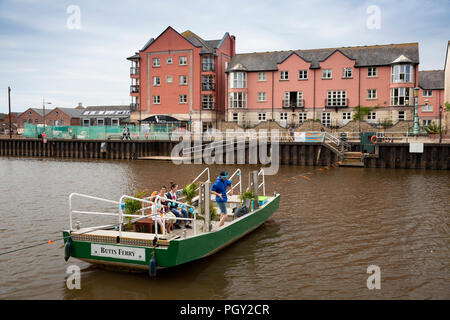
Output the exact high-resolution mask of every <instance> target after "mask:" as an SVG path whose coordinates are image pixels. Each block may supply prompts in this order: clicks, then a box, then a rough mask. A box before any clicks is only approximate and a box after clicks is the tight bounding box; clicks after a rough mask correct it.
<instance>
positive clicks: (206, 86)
mask: <svg viewBox="0 0 450 320" xmlns="http://www.w3.org/2000/svg"><path fill="white" fill-rule="evenodd" d="M202 90H203V91H214V90H216V86H215V83H202Z"/></svg>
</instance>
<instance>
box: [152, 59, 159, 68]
mask: <svg viewBox="0 0 450 320" xmlns="http://www.w3.org/2000/svg"><path fill="white" fill-rule="evenodd" d="M152 61H153V62H152V66H153V68H158V67H160V66H161V60H160V59H159V58H153V60H152Z"/></svg>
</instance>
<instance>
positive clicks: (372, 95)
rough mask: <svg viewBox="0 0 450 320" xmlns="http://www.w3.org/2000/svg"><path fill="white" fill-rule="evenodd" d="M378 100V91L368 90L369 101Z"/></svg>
mask: <svg viewBox="0 0 450 320" xmlns="http://www.w3.org/2000/svg"><path fill="white" fill-rule="evenodd" d="M377 98H378V92H377V89H367V100H376V99H377Z"/></svg>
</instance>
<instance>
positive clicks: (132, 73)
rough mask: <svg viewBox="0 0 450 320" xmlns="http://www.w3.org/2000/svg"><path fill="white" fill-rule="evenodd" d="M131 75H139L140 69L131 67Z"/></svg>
mask: <svg viewBox="0 0 450 320" xmlns="http://www.w3.org/2000/svg"><path fill="white" fill-rule="evenodd" d="M130 75H131V76H137V75H139V67H130Z"/></svg>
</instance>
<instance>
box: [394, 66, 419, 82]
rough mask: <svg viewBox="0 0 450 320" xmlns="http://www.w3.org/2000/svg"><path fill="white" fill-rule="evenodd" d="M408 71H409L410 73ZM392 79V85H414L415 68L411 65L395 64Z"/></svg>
mask: <svg viewBox="0 0 450 320" xmlns="http://www.w3.org/2000/svg"><path fill="white" fill-rule="evenodd" d="M407 69H409V73H408V72H407V71H408V70H407ZM408 77H409V81H408ZM402 78H404V79H402ZM391 79H392V80H391V81H392V83H412V82H413V81H414V67H413V66H412V65H411V64H394V65H393V66H392V71H391Z"/></svg>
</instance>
